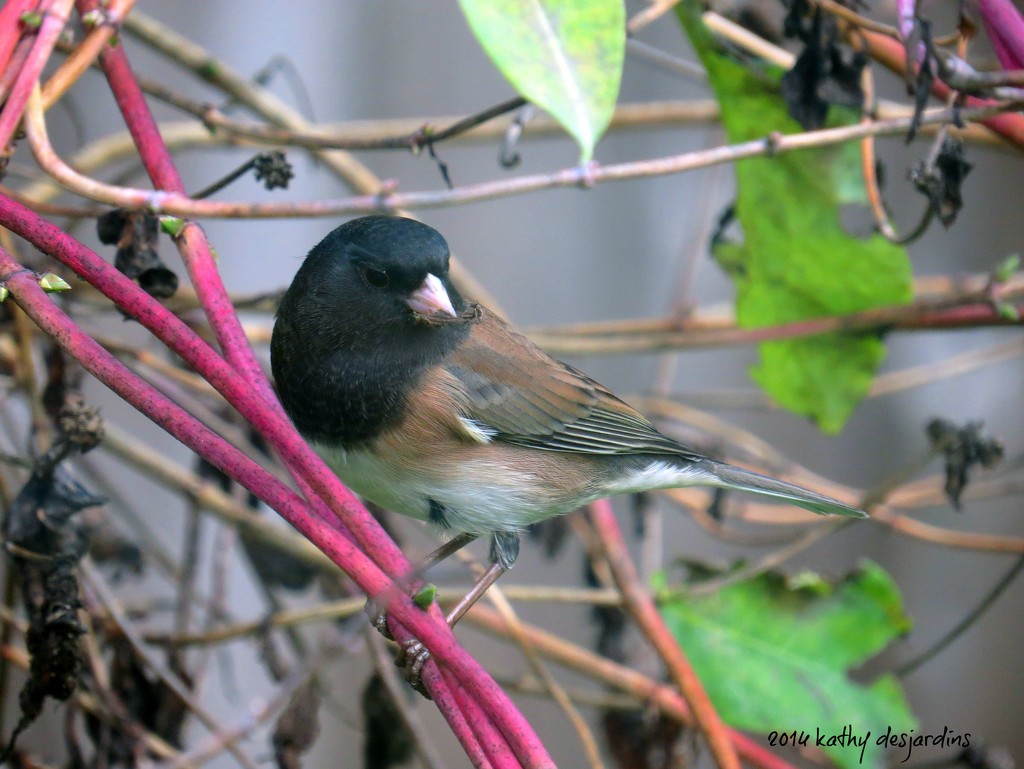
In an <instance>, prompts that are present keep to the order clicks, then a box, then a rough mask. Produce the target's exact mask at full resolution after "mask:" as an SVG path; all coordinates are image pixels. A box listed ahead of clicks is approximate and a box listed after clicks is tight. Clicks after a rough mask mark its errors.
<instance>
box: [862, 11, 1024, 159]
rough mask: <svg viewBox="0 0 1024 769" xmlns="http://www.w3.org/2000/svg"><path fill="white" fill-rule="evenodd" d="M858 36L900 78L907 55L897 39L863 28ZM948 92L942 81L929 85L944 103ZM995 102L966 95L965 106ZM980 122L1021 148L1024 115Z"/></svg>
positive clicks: (1023, 138) (992, 118)
mask: <svg viewBox="0 0 1024 769" xmlns="http://www.w3.org/2000/svg"><path fill="white" fill-rule="evenodd" d="M857 34H858V36H859V37H861V38H862V39H863V40H864V42H865V43H866V44H867V47H868V51H869V52H870V53H871V56H872V58H874V59H877V60H878V61H879V62H881V63H882V64H883V65H884V66H885V67H886V68H887V69H889V70H891V71H893V72H895V73H896V74H897V75H899V76H900V77H903V75H904V73H905V72H906V66H907V65H906V59H907V52H906V49H905V48H904V47H903V45H902V44H901V43H900V42H899V41H898V40H893V39H892V38H891V37H887V36H886V35H883V34H880V33H878V32H872V31H871V30H868V29H863V28H861V29H859V30H858V31H857ZM951 93H952V89H951V88H950V87H949V86H948V85H946V84H945V83H943V82H942V81H941V80H936V81H935V82H934V83H933V84H932V95H933V96H936V97H938V98H939V99H943V100H945V99H946V98H948V97H949V95H950V94H951ZM996 103H997V102H994V101H991V100H990V99H979V98H978V97H976V96H968V97H967V101H966V106H967V107H982V106H985V105H992V104H996ZM981 122H982V123H984V124H985V125H987V126H988V127H989V128H991V129H992V130H993V131H995V132H996V133H998V134H1000V135H1001V136H1002V137H1003V138H1005V139H1008V140H1009V141H1011V142H1013V143H1014V144H1016V145H1017V146H1018V147H1024V115H1020V114H1018V113H1016V112H1003V113H1000V114H998V115H992V116H990V117H987V118H984V119H982V121H981Z"/></svg>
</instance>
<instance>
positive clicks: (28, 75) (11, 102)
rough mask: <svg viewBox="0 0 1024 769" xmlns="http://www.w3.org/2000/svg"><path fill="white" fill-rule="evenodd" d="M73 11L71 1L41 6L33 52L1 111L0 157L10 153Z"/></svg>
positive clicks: (53, 1) (57, 1)
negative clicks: (22, 116)
mask: <svg viewBox="0 0 1024 769" xmlns="http://www.w3.org/2000/svg"><path fill="white" fill-rule="evenodd" d="M70 10H71V2H70V0H51V1H50V2H48V3H44V4H42V5H41V6H40V13H42V15H43V20H42V22H41V23H40V25H39V29H38V30H37V32H36V42H35V45H33V46H32V51H31V53H29V55H28V58H27V59H26V60H25V64H24V65H23V66H22V68H21V72H19V73H18V77H17V79H16V80H15V81H14V85H13V86H11V93H10V95H8V97H7V101H6V102H5V103H4V107H3V112H0V154H8V153H9V149H8V144H9V143H10V141H11V137H12V136H13V135H14V130H15V129H16V128H17V127H18V123H19V122H21V113H22V112H24V111H25V104H26V103H27V102H28V95H29V94H30V93H31V92H32V88H33V87H34V86H35V84H36V82H37V81H38V80H39V75H40V74H41V73H42V71H43V67H44V66H46V62H47V61H48V60H49V58H50V52H51V51H53V46H54V45H55V44H56V43H57V38H58V37H59V36H60V33H61V30H63V29H64V25H65V24H66V23H67V20H68V12H69V11H70Z"/></svg>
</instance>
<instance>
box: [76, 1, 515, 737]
mask: <svg viewBox="0 0 1024 769" xmlns="http://www.w3.org/2000/svg"><path fill="white" fill-rule="evenodd" d="M95 7H96V3H95V0H79V2H78V8H79V11H80V12H82V13H86V12H88V11H89V10H92V9H93V8H95ZM100 65H101V67H102V68H103V71H104V74H105V75H106V77H107V82H108V84H109V85H110V88H111V91H112V92H113V94H114V98H115V100H116V102H117V105H118V107H119V109H120V110H121V114H122V116H123V118H124V120H125V124H126V125H127V126H128V129H129V131H130V132H131V134H132V137H133V139H134V140H135V144H136V146H137V147H138V150H139V155H140V157H141V158H142V160H143V163H144V164H145V166H146V170H147V172H148V173H149V175H150V178H151V179H152V181H153V184H154V186H155V187H157V188H158V189H160V190H164V191H170V192H176V193H180V194H185V187H184V184H183V182H182V179H181V176H180V175H179V174H178V171H177V169H176V167H175V166H174V162H173V159H172V157H171V155H170V153H169V151H168V150H167V146H166V144H165V143H164V141H163V137H162V136H161V135H160V131H159V128H158V127H157V124H156V121H155V120H154V119H153V116H152V113H151V111H150V110H149V107H148V105H147V104H146V101H145V97H144V95H143V93H142V89H141V88H140V87H139V84H138V81H137V79H136V77H135V75H134V73H133V72H132V69H131V65H130V63H129V61H128V58H127V56H126V55H125V52H124V48H123V47H122V46H118V47H114V48H107V49H105V50H104V52H103V53H102V54H101V55H100ZM175 241H176V243H177V244H178V248H179V251H180V253H181V256H182V260H183V262H184V263H185V266H186V269H187V270H188V272H189V276H190V278H191V279H192V283H193V285H194V286H195V288H196V293H197V295H198V297H199V300H200V304H201V305H202V307H203V309H204V310H205V312H206V315H207V317H208V319H209V321H210V325H211V327H212V328H213V330H214V334H215V336H216V337H217V341H218V343H219V345H220V348H221V350H222V351H223V353H224V355H225V357H226V358H227V360H228V362H229V363H230V364H231V366H232V367H233V368H234V369H235V370H236V371H238V372H239V373H240V374H242V377H243V378H244V379H245V381H246V382H247V384H249V385H250V387H252V388H254V389H255V390H256V391H257V393H258V394H259V395H261V396H262V397H263V399H264V400H265V401H266V404H267V405H269V407H270V409H271V410H272V411H273V412H274V416H276V417H278V418H279V419H280V420H282V421H283V422H284V423H285V424H284V426H283V428H281V429H275V430H272V431H270V432H264V431H262V430H261V432H263V434H264V435H265V437H266V438H267V440H268V441H269V442H270V443H271V445H272V446H274V447H275V448H276V449H277V450H278V451H280V452H281V454H282V457H283V458H284V459H285V462H286V464H288V466H289V468H290V469H291V470H292V472H293V475H295V477H296V480H297V481H298V483H299V485H300V488H301V489H302V491H303V493H304V495H305V496H306V498H307V499H309V500H310V501H311V502H312V503H313V504H314V505H318V504H319V505H322V504H323V503H322V502H321V500H326V501H327V502H328V505H330V503H331V501H333V500H338V501H339V502H340V503H341V506H342V507H343V508H344V513H345V515H344V517H343V518H342V519H341V520H343V521H344V522H346V523H347V524H348V526H349V527H350V528H351V529H352V531H353V533H354V535H355V537H356V539H357V540H358V541H359V542H360V543H361V544H362V545H363V546H364V547H365V548H366V550H367V552H368V553H370V555H371V557H373V558H374V560H375V561H376V562H377V563H378V564H380V565H381V567H382V568H384V569H385V570H386V571H389V572H390V573H392V574H397V573H403V574H404V573H408V571H409V566H408V562H407V561H406V560H405V557H404V556H403V555H402V553H401V551H400V550H399V549H398V547H397V546H396V545H395V544H394V542H393V541H392V540H391V539H390V537H388V536H387V534H386V533H385V532H384V530H383V529H382V528H381V527H380V526H379V524H378V523H377V521H376V520H375V519H374V518H373V517H372V516H370V515H369V513H368V512H366V511H365V509H363V508H362V505H358V503H356V505H355V506H356V507H357V508H358V509H356V510H353V509H352V508H353V504H351V503H352V502H355V500H354V499H353V498H352V495H351V494H350V493H349V492H348V490H347V489H345V488H344V487H343V486H342V484H341V483H340V482H339V481H337V479H336V477H331V476H333V473H330V472H329V471H326V468H324V467H323V466H322V463H321V462H320V461H319V459H318V458H315V457H314V456H313V454H312V452H310V451H308V449H303V450H302V451H301V453H300V456H298V457H296V456H295V454H294V452H293V451H292V449H294V448H295V444H296V443H299V444H302V445H303V446H304V445H305V444H304V441H302V440H301V438H299V437H298V435H297V434H296V433H295V431H294V429H292V428H291V426H290V424H289V423H288V422H287V419H286V417H285V415H284V412H283V410H282V409H281V406H280V404H279V403H278V401H277V399H276V397H275V396H274V393H273V391H272V389H271V387H270V384H269V382H268V381H267V378H266V376H265V375H264V373H263V369H262V367H261V366H260V364H259V361H258V360H257V359H256V356H255V354H254V352H253V350H252V347H251V346H250V345H249V341H248V339H247V338H246V336H245V332H244V331H243V329H242V326H241V323H240V322H239V320H238V316H237V314H236V313H235V310H234V306H233V305H232V304H231V300H230V298H229V296H228V293H227V290H226V289H225V287H224V284H223V281H222V280H221V277H220V273H219V271H218V270H217V265H216V262H215V260H214V258H213V253H212V250H211V249H210V245H209V242H208V241H207V239H206V236H205V233H203V231H202V229H201V228H200V227H199V226H198V225H197V224H195V223H194V222H187V223H186V224H185V225H184V227H183V229H182V231H181V232H180V233H179V234H178V236H177V237H176V238H175ZM243 415H245V413H244V412H243ZM247 418H248V417H247ZM303 454H304V455H305V456H302V455H303ZM311 471H312V473H315V475H316V476H319V477H313V478H311V477H310V473H311ZM330 507H332V508H333V509H335V511H336V512H338V513H339V515H340V514H341V512H342V511H341V510H339V509H338V507H337V506H335V505H330ZM433 612H434V617H435V619H436V620H441V619H442V617H441V614H440V611H439V610H438V609H437V608H436V607H434V608H433ZM398 637H399V639H400V640H409V639H402V638H401V636H398ZM424 683H425V684H426V685H427V686H428V687H430V686H433V687H435V688H437V689H438V691H436V692H434V691H433V690H431V691H432V696H434V695H436V698H437V700H438V703H439V707H447V706H448V705H449V704H450V703H452V702H453V700H452V699H451V698H450V697H446V696H443V690H444V689H445V688H447V685H446V684H445V682H444V680H443V679H442V678H441V677H440V676H436V675H429V676H427V677H426V678H425V680H424ZM455 702H456V703H457V704H458V698H456V700H455ZM513 710H514V709H513ZM446 715H447V716H448V717H449V720H450V722H452V721H458V722H464V721H465V719H464V718H462V716H461V714H458V713H456V712H455V711H454V710H453V711H452V712H450V713H448V714H446ZM506 716H507V714H506ZM453 728H454V724H453ZM469 749H470V746H469V745H468V744H467V750H469ZM505 750H506V751H507V752H509V754H511V748H510V746H507V745H506V748H505Z"/></svg>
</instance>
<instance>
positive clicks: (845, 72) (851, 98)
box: [782, 6, 867, 130]
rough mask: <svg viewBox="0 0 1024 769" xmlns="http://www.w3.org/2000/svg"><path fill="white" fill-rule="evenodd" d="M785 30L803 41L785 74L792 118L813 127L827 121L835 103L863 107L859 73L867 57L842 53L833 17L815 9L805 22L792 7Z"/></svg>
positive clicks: (784, 92)
mask: <svg viewBox="0 0 1024 769" xmlns="http://www.w3.org/2000/svg"><path fill="white" fill-rule="evenodd" d="M794 8H795V6H794ZM786 29H787V32H792V34H793V35H795V36H797V37H799V38H800V39H801V40H803V41H804V48H803V50H802V51H801V52H800V54H799V56H797V59H796V62H795V63H794V64H793V67H792V68H791V69H790V70H789V71H788V72H786V74H784V75H783V76H782V98H783V99H784V100H785V102H786V106H787V107H788V109H789V115H790V117H792V118H793V119H794V120H796V121H797V122H798V123H800V125H801V126H803V127H804V129H806V130H813V129H816V128H821V127H822V126H823V125H824V124H825V118H826V117H827V116H828V110H829V107H830V106H832V105H838V106H843V107H849V108H851V109H858V108H860V107H861V105H862V104H863V102H864V92H863V90H862V89H861V84H860V76H861V72H862V71H863V69H864V65H865V64H866V63H867V58H866V57H865V56H864V55H863V54H861V53H851V54H850V55H849V57H848V58H847V57H845V56H844V55H843V50H842V48H841V46H840V42H839V33H838V30H837V28H836V25H835V22H834V21H833V20H832V18H831V17H824V16H823V15H822V13H821V11H820V9H816V10H815V11H814V14H813V17H812V20H811V23H810V24H809V25H805V24H803V23H802V21H801V20H800V19H799V18H797V17H795V16H794V13H793V11H792V10H791V12H790V14H789V15H788V16H787V25H786Z"/></svg>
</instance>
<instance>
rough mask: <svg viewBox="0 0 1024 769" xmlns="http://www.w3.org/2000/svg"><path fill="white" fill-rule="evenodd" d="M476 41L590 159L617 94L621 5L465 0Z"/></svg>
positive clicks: (600, 0)
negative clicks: (566, 132) (567, 133)
mask: <svg viewBox="0 0 1024 769" xmlns="http://www.w3.org/2000/svg"><path fill="white" fill-rule="evenodd" d="M459 5H461V6H462V12H463V13H464V14H465V15H466V21H468V22H469V27H470V29H471V30H472V31H473V34H474V35H475V36H476V39H477V41H479V43H480V45H481V46H482V47H483V49H484V50H485V51H486V52H487V55H488V56H490V57H491V61H493V62H494V64H495V65H496V66H497V67H498V69H499V70H501V73H502V74H503V75H504V76H505V77H506V78H508V80H509V82H510V83H512V85H513V86H514V87H515V89H516V90H517V91H519V93H520V94H522V95H523V97H524V98H526V99H527V100H529V101H530V102H532V103H533V104H536V105H537V106H538V107H541V108H543V109H545V110H547V111H548V112H550V113H551V115H552V116H553V117H554V118H555V119H556V120H557V121H558V122H559V123H561V124H562V126H563V127H564V128H565V130H566V131H568V132H569V133H570V134H572V136H573V137H574V138H575V139H576V141H577V143H578V144H579V145H580V151H581V157H580V162H581V163H585V162H587V161H589V160H590V158H591V156H592V155H593V152H594V145H595V144H596V143H597V140H598V139H599V138H600V137H601V134H603V133H604V131H605V129H606V128H607V127H608V122H609V121H610V120H611V117H612V112H613V111H614V109H615V101H616V99H617V98H618V95H619V82H620V80H621V78H622V65H623V61H624V59H625V52H626V11H625V5H624V3H623V0H587V2H579V0H459Z"/></svg>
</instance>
